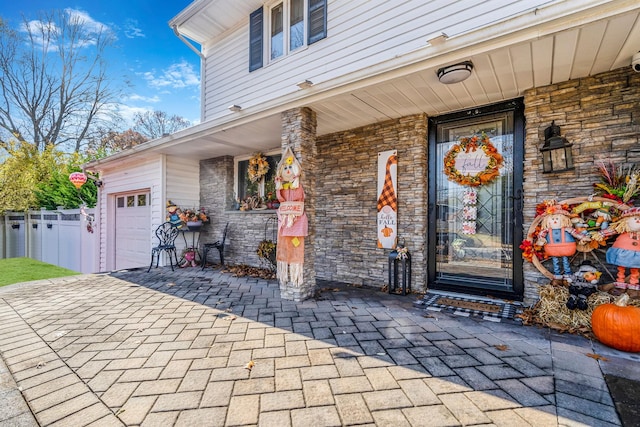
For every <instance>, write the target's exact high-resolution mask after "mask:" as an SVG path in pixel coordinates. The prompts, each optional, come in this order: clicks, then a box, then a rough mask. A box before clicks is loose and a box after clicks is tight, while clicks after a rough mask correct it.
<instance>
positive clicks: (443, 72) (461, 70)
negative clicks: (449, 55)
mask: <svg viewBox="0 0 640 427" xmlns="http://www.w3.org/2000/svg"><path fill="white" fill-rule="evenodd" d="M471 71H473V62H471V61H464V62H460V63H458V64H453V65H448V66H446V67H442V68H439V69H438V71H437V72H436V74H438V80H440V83H444V84H446V85H449V84H452V83H460V82H461V81H463V80H466V79H467V78H468V77H469V76H470V75H471Z"/></svg>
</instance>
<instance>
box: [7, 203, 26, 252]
mask: <svg viewBox="0 0 640 427" xmlns="http://www.w3.org/2000/svg"><path fill="white" fill-rule="evenodd" d="M24 216H25V214H24V213H22V212H7V213H6V214H5V235H6V242H7V248H6V251H7V258H19V257H24V256H25V255H26V254H25V233H24V229H25V226H24Z"/></svg>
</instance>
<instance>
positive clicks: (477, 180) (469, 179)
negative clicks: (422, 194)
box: [444, 133, 503, 187]
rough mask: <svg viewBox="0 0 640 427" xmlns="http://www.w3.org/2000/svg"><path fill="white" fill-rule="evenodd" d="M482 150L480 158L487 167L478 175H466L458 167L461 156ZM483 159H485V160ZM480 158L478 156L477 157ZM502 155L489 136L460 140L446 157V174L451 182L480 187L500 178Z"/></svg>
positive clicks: (476, 136) (474, 136) (475, 136)
mask: <svg viewBox="0 0 640 427" xmlns="http://www.w3.org/2000/svg"><path fill="white" fill-rule="evenodd" d="M478 149H479V150H481V151H482V153H478V154H481V156H480V157H479V158H480V160H481V161H483V162H484V161H486V166H485V167H484V168H483V169H482V170H480V171H479V172H477V173H474V174H471V173H465V172H464V171H461V170H460V166H459V165H456V160H457V159H458V160H460V157H462V156H460V154H461V153H464V154H469V153H474V152H477V150H478ZM483 157H485V158H484V159H483ZM476 158H478V156H476ZM502 160H503V159H502V155H501V154H500V153H498V150H497V149H496V147H495V146H494V145H493V144H492V143H491V140H490V139H489V137H488V136H487V134H485V133H482V135H473V136H472V137H470V138H467V137H464V138H460V141H459V142H458V143H457V144H455V145H454V146H453V147H451V149H450V150H449V151H448V152H447V154H446V155H445V157H444V173H445V174H446V175H447V177H448V178H449V180H450V181H453V182H457V183H458V184H460V185H465V186H470V187H477V186H479V185H484V184H488V183H490V182H491V181H493V180H494V179H495V178H497V177H498V176H500V167H501V166H502Z"/></svg>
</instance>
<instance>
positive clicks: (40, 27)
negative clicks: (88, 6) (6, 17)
mask: <svg viewBox="0 0 640 427" xmlns="http://www.w3.org/2000/svg"><path fill="white" fill-rule="evenodd" d="M64 15H65V19H66V22H67V25H81V26H82V29H83V31H84V34H83V35H82V36H81V37H80V38H79V39H78V40H76V42H77V45H79V46H93V45H95V44H96V43H97V42H96V38H97V36H98V34H108V35H109V36H113V32H112V31H111V28H110V27H109V26H108V25H105V24H103V23H101V22H98V21H96V20H95V19H93V18H91V16H89V14H88V13H86V12H84V11H82V10H78V9H70V8H67V9H65V10H64ZM54 20H55V18H53V17H50V18H48V19H47V20H37V19H34V20H31V21H28V22H26V23H22V24H21V25H20V31H21V32H24V33H30V34H31V35H32V37H33V38H34V40H35V44H36V45H40V46H46V47H47V50H48V51H52V50H54V49H55V48H56V47H57V45H56V42H58V41H60V39H59V38H58V37H59V36H61V29H60V28H59V27H58V26H57V25H56V22H55V21H54Z"/></svg>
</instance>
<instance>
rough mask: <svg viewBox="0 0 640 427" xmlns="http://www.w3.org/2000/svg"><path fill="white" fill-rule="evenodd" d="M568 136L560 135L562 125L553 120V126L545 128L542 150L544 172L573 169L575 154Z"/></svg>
mask: <svg viewBox="0 0 640 427" xmlns="http://www.w3.org/2000/svg"><path fill="white" fill-rule="evenodd" d="M572 145H573V144H570V143H569V141H567V139H566V138H564V137H562V136H560V126H557V125H556V124H555V121H552V122H551V126H549V127H548V128H546V129H545V130H544V145H543V146H542V148H541V149H540V151H541V152H542V166H543V173H550V172H563V171H568V170H572V169H573V154H572V153H571V146H572Z"/></svg>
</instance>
